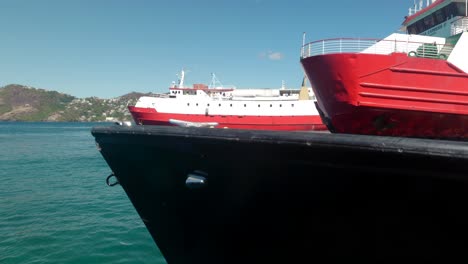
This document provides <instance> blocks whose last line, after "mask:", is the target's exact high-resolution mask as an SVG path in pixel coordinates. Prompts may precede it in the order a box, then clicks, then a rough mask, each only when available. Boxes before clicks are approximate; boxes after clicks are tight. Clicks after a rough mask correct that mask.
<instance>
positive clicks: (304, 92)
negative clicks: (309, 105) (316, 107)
mask: <svg viewBox="0 0 468 264" xmlns="http://www.w3.org/2000/svg"><path fill="white" fill-rule="evenodd" d="M306 83H307V80H306V76H305V75H304V78H302V85H301V90H300V91H299V100H310V96H309V89H307V87H306Z"/></svg>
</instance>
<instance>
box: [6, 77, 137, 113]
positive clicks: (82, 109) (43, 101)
mask: <svg viewBox="0 0 468 264" xmlns="http://www.w3.org/2000/svg"><path fill="white" fill-rule="evenodd" d="M142 95H145V94H143V93H136V92H132V93H129V94H126V95H123V96H120V97H117V98H112V99H100V98H97V97H88V98H76V97H74V96H71V95H68V94H63V93H59V92H56V91H47V90H44V89H37V88H34V87H28V86H23V85H17V84H11V85H7V86H4V87H0V121H78V122H89V121H131V116H130V113H129V112H128V109H127V105H128V104H134V103H135V102H136V100H138V98H139V97H140V96H142Z"/></svg>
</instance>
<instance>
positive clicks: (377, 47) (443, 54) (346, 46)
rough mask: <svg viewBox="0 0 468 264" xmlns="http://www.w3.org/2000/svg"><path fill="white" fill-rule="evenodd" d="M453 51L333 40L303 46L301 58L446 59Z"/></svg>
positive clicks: (386, 41) (420, 45) (435, 45)
mask: <svg viewBox="0 0 468 264" xmlns="http://www.w3.org/2000/svg"><path fill="white" fill-rule="evenodd" d="M452 50H453V45H451V44H448V43H446V44H438V43H435V42H415V41H406V40H390V39H356V38H335V39H325V40H319V41H313V42H310V43H307V44H305V45H304V46H303V47H302V50H301V58H308V57H312V56H318V55H325V54H335V53H367V54H383V55H385V54H391V53H394V52H399V53H406V54H408V56H415V57H424V58H438V59H447V58H448V56H449V55H450V53H451V52H452Z"/></svg>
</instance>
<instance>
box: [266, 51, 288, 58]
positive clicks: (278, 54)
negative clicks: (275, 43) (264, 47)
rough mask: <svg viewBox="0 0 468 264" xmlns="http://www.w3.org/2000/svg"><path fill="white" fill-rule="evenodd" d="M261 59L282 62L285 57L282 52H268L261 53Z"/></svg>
mask: <svg viewBox="0 0 468 264" xmlns="http://www.w3.org/2000/svg"><path fill="white" fill-rule="evenodd" d="M260 58H267V59H269V60H282V59H283V58H284V55H283V53H281V52H273V51H268V52H262V53H260Z"/></svg>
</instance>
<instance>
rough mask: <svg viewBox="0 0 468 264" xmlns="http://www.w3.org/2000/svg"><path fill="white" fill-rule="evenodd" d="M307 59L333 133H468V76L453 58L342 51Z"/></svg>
mask: <svg viewBox="0 0 468 264" xmlns="http://www.w3.org/2000/svg"><path fill="white" fill-rule="evenodd" d="M301 63H302V65H303V67H304V70H305V72H306V73H307V76H308V78H309V80H310V82H311V84H312V87H313V89H314V93H315V96H316V97H317V102H318V106H319V108H320V111H321V112H322V114H323V117H324V120H325V123H327V125H328V127H329V129H330V130H331V131H333V132H338V133H353V134H372V135H391V136H393V135H396V136H413V137H429V138H466V137H468V74H466V73H464V72H463V71H461V70H459V69H457V67H455V66H453V65H452V64H451V63H450V62H448V61H445V60H438V59H429V58H418V57H409V56H408V55H407V54H405V53H392V54H389V55H379V54H363V53H340V54H326V55H318V56H312V57H308V58H303V59H302V60H301Z"/></svg>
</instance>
